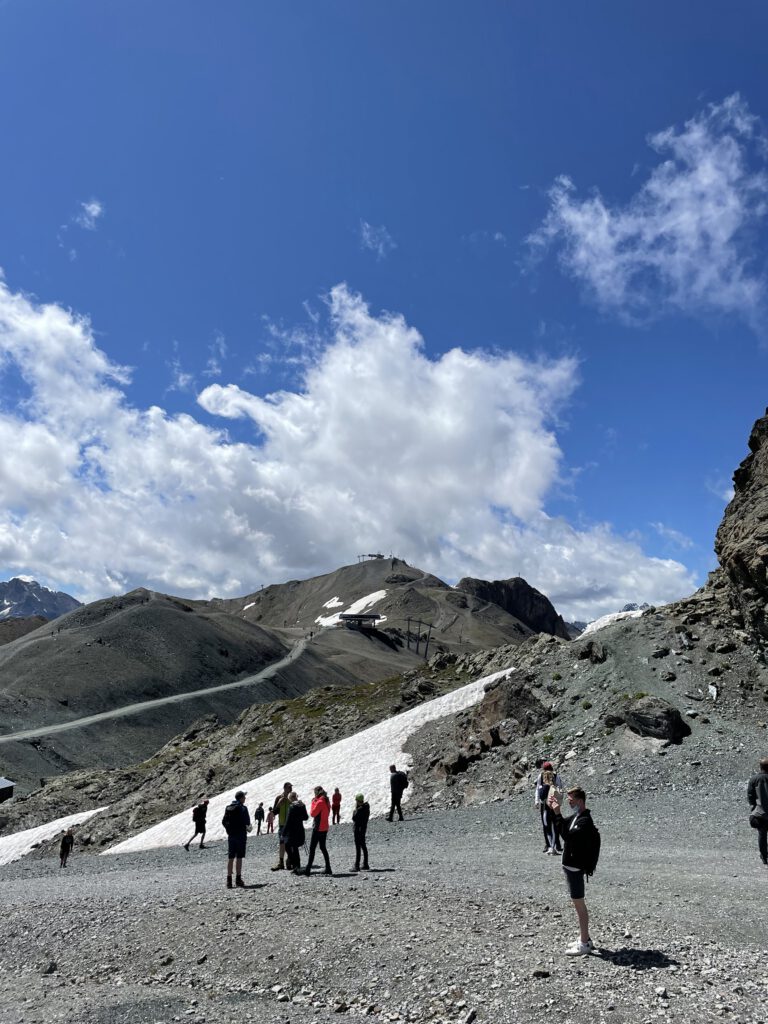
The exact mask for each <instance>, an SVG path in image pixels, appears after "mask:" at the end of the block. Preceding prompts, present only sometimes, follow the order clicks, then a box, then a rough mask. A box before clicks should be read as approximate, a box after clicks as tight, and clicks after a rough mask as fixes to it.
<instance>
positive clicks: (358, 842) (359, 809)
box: [352, 793, 371, 871]
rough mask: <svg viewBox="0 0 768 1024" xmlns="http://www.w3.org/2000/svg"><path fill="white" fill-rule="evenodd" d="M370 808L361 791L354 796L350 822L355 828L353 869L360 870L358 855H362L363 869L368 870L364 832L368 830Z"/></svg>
mask: <svg viewBox="0 0 768 1024" xmlns="http://www.w3.org/2000/svg"><path fill="white" fill-rule="evenodd" d="M370 816H371V808H370V804H369V803H368V801H367V800H366V799H365V797H364V796H363V794H362V793H358V794H357V796H356V797H355V809H354V811H353V812H352V824H353V825H354V828H355V866H354V868H353V869H352V870H353V871H359V870H360V855H361V854H362V857H363V871H368V847H367V846H366V845H365V833H366V832H367V831H368V819H369V818H370Z"/></svg>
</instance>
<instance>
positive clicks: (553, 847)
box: [533, 761, 563, 857]
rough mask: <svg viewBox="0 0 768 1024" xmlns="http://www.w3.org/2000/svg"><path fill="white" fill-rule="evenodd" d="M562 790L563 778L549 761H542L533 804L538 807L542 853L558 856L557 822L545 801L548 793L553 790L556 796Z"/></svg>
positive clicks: (560, 850)
mask: <svg viewBox="0 0 768 1024" xmlns="http://www.w3.org/2000/svg"><path fill="white" fill-rule="evenodd" d="M556 790H557V791H559V792H560V793H562V791H563V780H562V779H561V778H560V776H559V775H558V774H557V772H556V771H555V770H554V767H553V765H552V762H551V761H542V764H541V771H540V772H539V774H538V775H537V777H536V788H535V791H534V798H533V805H534V807H538V809H539V815H540V817H541V827H542V830H543V832H544V853H548V854H550V855H552V856H556V857H559V856H560V854H561V853H562V852H563V851H562V847H561V846H560V834H559V833H558V831H557V823H556V820H555V815H554V812H553V810H552V808H551V807H550V806H549V804H548V803H547V800H548V798H549V794H550V793H553V792H554V795H555V796H558V792H555V791H556Z"/></svg>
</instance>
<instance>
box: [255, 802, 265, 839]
mask: <svg viewBox="0 0 768 1024" xmlns="http://www.w3.org/2000/svg"><path fill="white" fill-rule="evenodd" d="M253 820H254V821H255V822H256V835H257V836H260V835H261V826H262V825H263V823H264V803H263V802H262V803H260V804H259V806H258V807H257V808H256V810H255V811H254V812H253Z"/></svg>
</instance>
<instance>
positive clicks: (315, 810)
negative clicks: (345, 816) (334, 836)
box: [304, 786, 333, 875]
mask: <svg viewBox="0 0 768 1024" xmlns="http://www.w3.org/2000/svg"><path fill="white" fill-rule="evenodd" d="M330 814H331V801H330V800H329V799H328V794H327V793H326V792H325V790H324V789H323V787H322V786H315V798H314V800H313V801H312V804H311V806H310V808H309V816H310V817H311V818H312V822H313V825H312V838H311V839H310V841H309V860H308V861H307V866H306V868H305V869H304V874H305V875H308V874H309V873H310V872H311V870H312V862H313V861H314V859H315V850H316V849H317V848H318V846H319V847H320V849H321V851H322V854H323V857H324V858H325V874H326V875H332V874H333V871H331V859H330V857H329V856H328V850H327V848H326V845H325V841H326V839H327V838H328V819H329V818H330Z"/></svg>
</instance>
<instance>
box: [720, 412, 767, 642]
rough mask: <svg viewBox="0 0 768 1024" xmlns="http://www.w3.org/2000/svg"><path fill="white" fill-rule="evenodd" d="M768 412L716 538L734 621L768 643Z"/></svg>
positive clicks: (755, 430) (752, 437)
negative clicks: (727, 584)
mask: <svg viewBox="0 0 768 1024" xmlns="http://www.w3.org/2000/svg"><path fill="white" fill-rule="evenodd" d="M766 440H768V410H766V415H765V416H762V417H761V418H760V419H758V420H757V421H756V422H755V424H754V426H753V427H752V432H751V434H750V437H749V448H750V454H749V455H748V456H747V457H746V458H745V459H744V461H743V462H742V463H741V465H740V466H739V467H738V469H737V470H736V472H735V473H734V474H733V486H734V495H733V498H732V499H731V501H730V503H729V504H728V506H727V508H726V510H725V514H724V516H723V521H722V522H721V524H720V527H719V529H718V531H717V537H716V538H715V552H716V554H717V557H718V559H719V561H720V565H721V566H722V569H723V571H724V573H725V575H726V577H727V580H728V583H729V590H730V599H731V604H732V607H733V609H734V617H735V618H736V619H737V621H738V619H739V618H740V619H741V620H742V621H743V625H744V627H745V628H746V629H748V630H749V631H750V632H753V633H757V634H759V635H761V636H763V637H766V638H768V615H767V613H766V602H768V444H766Z"/></svg>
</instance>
